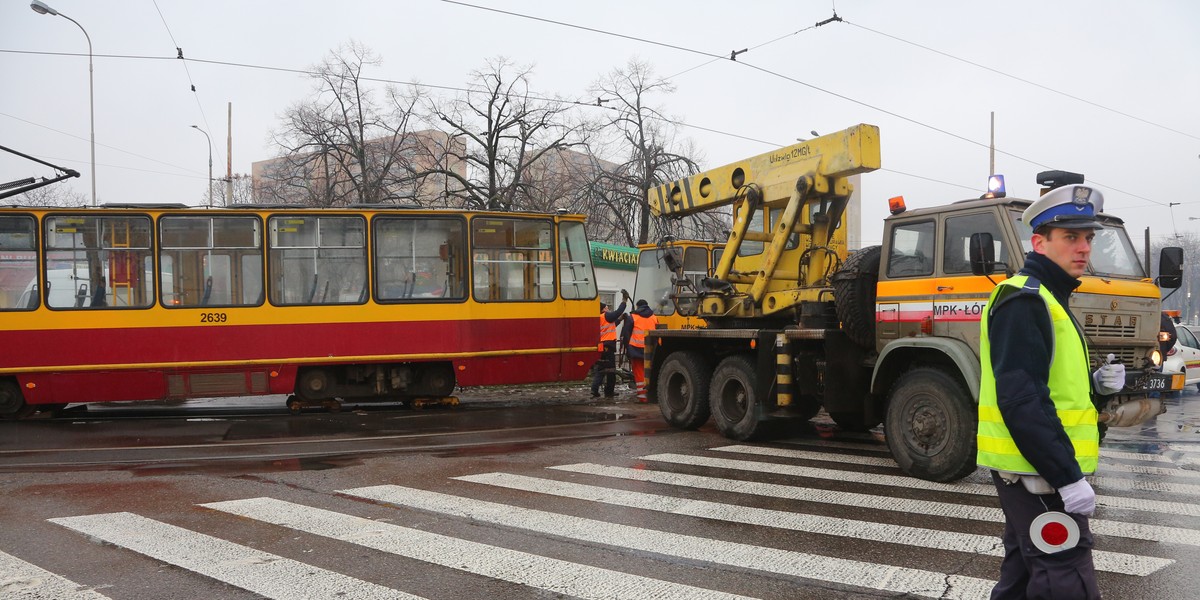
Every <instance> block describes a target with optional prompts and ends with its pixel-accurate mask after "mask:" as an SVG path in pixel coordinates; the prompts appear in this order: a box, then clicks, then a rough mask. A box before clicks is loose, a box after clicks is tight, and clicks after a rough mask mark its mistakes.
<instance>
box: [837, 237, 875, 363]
mask: <svg viewBox="0 0 1200 600" xmlns="http://www.w3.org/2000/svg"><path fill="white" fill-rule="evenodd" d="M882 254H883V247H882V246H867V247H866V248H863V249H862V250H859V251H858V252H855V253H854V254H851V255H850V258H847V259H846V262H845V264H843V265H842V268H841V269H838V272H837V273H834V274H833V299H834V308H835V309H836V310H837V316H838V320H839V321H841V322H842V330H843V331H845V332H846V335H847V336H848V337H849V338H850V339H851V340H853V341H854V343H855V344H858V345H860V346H862V347H863V348H868V349H872V350H873V349H874V348H875V284H876V283H878V281H879V257H880V256H882Z"/></svg>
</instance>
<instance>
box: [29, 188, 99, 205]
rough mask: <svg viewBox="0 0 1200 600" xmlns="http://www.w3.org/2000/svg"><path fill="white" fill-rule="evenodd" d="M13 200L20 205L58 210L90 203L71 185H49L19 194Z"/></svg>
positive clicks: (85, 196)
mask: <svg viewBox="0 0 1200 600" xmlns="http://www.w3.org/2000/svg"><path fill="white" fill-rule="evenodd" d="M13 198H14V200H15V201H16V202H17V203H18V204H24V205H28V206H54V207H58V208H69V207H73V206H87V205H88V203H89V202H90V200H88V197H87V195H86V194H84V193H82V192H78V191H76V190H75V189H74V188H72V187H71V186H69V185H47V186H43V187H40V188H36V189H32V190H29V191H28V192H25V193H24V194H18V195H16V196H14V197H13Z"/></svg>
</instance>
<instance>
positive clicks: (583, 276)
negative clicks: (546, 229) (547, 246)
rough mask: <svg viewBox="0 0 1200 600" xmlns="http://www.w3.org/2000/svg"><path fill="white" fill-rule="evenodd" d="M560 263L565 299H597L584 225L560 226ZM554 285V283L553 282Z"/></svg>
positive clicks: (573, 223)
mask: <svg viewBox="0 0 1200 600" xmlns="http://www.w3.org/2000/svg"><path fill="white" fill-rule="evenodd" d="M558 249H559V250H558V263H559V267H560V269H561V271H562V297H563V298H576V299H577V298H595V297H596V277H595V274H594V273H593V271H592V253H591V252H590V251H589V249H588V243H587V235H586V234H585V233H584V231H583V223H577V222H572V221H568V222H562V223H559V224H558ZM551 283H552V284H553V282H551Z"/></svg>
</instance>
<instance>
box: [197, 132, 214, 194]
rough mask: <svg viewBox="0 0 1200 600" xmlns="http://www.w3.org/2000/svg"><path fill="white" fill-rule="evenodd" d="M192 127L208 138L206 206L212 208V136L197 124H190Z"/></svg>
mask: <svg viewBox="0 0 1200 600" xmlns="http://www.w3.org/2000/svg"><path fill="white" fill-rule="evenodd" d="M192 129H195V130H196V131H199V132H200V133H203V134H204V138H205V139H207V140H208V207H209V208H212V183H213V178H212V138H211V137H209V136H208V132H207V131H205V130H203V129H200V126H199V125H192Z"/></svg>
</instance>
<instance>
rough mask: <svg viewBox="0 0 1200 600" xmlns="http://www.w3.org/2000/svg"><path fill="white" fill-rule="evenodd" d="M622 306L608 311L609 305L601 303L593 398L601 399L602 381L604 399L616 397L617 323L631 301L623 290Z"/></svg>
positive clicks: (627, 293)
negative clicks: (626, 304)
mask: <svg viewBox="0 0 1200 600" xmlns="http://www.w3.org/2000/svg"><path fill="white" fill-rule="evenodd" d="M621 296H622V298H623V299H622V300H621V304H620V305H619V306H617V309H616V310H612V311H610V310H608V305H607V304H605V303H604V301H603V300H602V301H600V345H599V349H600V360H599V361H598V362H597V363H596V375H595V376H594V377H593V378H592V397H593V398H599V397H600V381H601V380H603V381H604V397H605V398H612V397H613V396H615V395H616V393H617V392H616V385H617V374H616V370H617V323H619V322H620V321H621V320H622V319H623V317H624V313H625V303H626V302H628V301H629V292H627V291H625V290H621Z"/></svg>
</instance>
